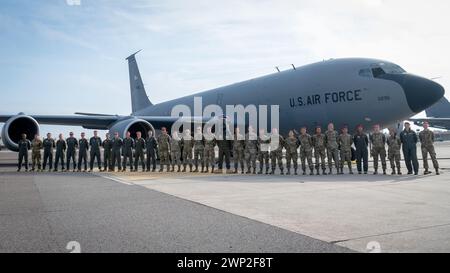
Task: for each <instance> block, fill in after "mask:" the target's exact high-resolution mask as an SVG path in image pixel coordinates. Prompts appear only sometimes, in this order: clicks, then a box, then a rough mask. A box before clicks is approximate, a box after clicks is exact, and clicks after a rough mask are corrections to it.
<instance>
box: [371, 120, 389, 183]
mask: <svg viewBox="0 0 450 273" xmlns="http://www.w3.org/2000/svg"><path fill="white" fill-rule="evenodd" d="M370 143H371V145H372V148H371V149H370V153H371V155H372V157H373V168H374V172H373V174H378V157H379V158H380V159H381V167H382V168H383V174H386V136H385V135H384V134H383V133H382V132H381V131H380V125H378V124H375V125H374V126H373V133H372V134H371V135H370Z"/></svg>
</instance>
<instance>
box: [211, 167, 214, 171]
mask: <svg viewBox="0 0 450 273" xmlns="http://www.w3.org/2000/svg"><path fill="white" fill-rule="evenodd" d="M211 173H214V165H213V166H212V167H211Z"/></svg>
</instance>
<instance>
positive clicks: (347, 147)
mask: <svg viewBox="0 0 450 273" xmlns="http://www.w3.org/2000/svg"><path fill="white" fill-rule="evenodd" d="M338 144H339V151H340V157H341V164H340V165H341V169H340V170H338V174H344V164H345V162H347V166H348V173H349V174H353V170H352V144H353V138H352V136H351V135H350V134H349V133H348V128H347V127H346V126H344V127H343V128H342V134H340V135H339V141H338Z"/></svg>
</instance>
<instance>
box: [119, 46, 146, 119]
mask: <svg viewBox="0 0 450 273" xmlns="http://www.w3.org/2000/svg"><path fill="white" fill-rule="evenodd" d="M139 51H140V50H139ZM139 51H137V52H136V53H133V54H131V55H130V56H129V57H128V58H126V60H128V72H129V75H130V92H131V110H132V113H135V112H137V111H139V110H142V109H144V108H146V107H148V106H150V105H153V104H152V103H151V102H150V100H149V99H148V97H147V93H146V92H145V88H144V84H143V83H142V78H141V74H140V73H139V68H138V65H137V62H136V58H135V55H136V54H137V53H138V52H139Z"/></svg>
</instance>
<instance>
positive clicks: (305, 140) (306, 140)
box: [298, 127, 314, 175]
mask: <svg viewBox="0 0 450 273" xmlns="http://www.w3.org/2000/svg"><path fill="white" fill-rule="evenodd" d="M298 140H299V142H300V160H301V162H302V170H303V175H305V174H306V161H308V167H309V174H310V175H313V174H314V165H313V161H312V149H313V143H312V137H311V136H310V135H309V134H308V133H307V132H306V127H302V128H301V129H300V136H299V137H298Z"/></svg>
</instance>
